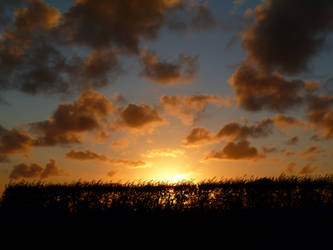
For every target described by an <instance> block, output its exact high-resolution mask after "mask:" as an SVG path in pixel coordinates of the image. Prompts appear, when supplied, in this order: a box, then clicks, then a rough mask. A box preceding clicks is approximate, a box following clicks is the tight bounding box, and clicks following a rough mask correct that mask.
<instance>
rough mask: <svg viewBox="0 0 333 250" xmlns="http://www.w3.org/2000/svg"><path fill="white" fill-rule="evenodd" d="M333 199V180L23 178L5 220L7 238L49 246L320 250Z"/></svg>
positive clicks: (11, 191)
mask: <svg viewBox="0 0 333 250" xmlns="http://www.w3.org/2000/svg"><path fill="white" fill-rule="evenodd" d="M332 195H333V176H325V177H318V178H310V177H285V176H281V177H278V178H257V179H238V180H225V181H214V180H213V181H204V182H201V183H198V184H194V183H189V182H188V183H178V184H168V183H153V182H147V183H139V184H134V183H127V184H117V183H102V182H90V183H88V182H78V183H72V184H47V183H43V182H34V183H28V182H24V181H23V182H15V183H14V182H13V183H10V184H9V185H7V187H6V189H5V191H4V193H3V196H2V200H1V206H0V211H1V212H0V215H1V218H0V219H1V222H2V228H3V231H4V232H6V233H7V234H8V232H13V233H12V234H11V233H9V235H11V236H12V235H18V234H19V235H20V237H23V238H24V237H26V238H27V237H29V239H30V237H35V235H36V233H34V232H38V235H44V236H43V237H45V238H40V240H41V241H43V242H44V241H45V242H47V243H46V244H49V243H48V242H49V241H50V240H52V237H53V236H52V235H62V236H61V237H62V238H63V239H65V238H66V237H67V238H69V240H70V241H71V242H72V244H73V246H76V244H77V242H84V240H88V239H91V241H92V242H93V243H92V244H93V245H92V246H94V247H96V246H95V245H96V244H97V243H96V242H97V241H96V239H98V242H99V243H100V244H101V245H100V246H102V247H105V246H108V245H109V244H113V243H111V242H110V240H111V239H112V241H113V242H114V244H117V245H119V246H122V247H124V246H126V247H129V249H136V248H137V249H140V248H141V247H144V246H145V244H143V242H145V240H147V241H148V242H150V243H153V245H154V247H155V246H156V247H157V248H159V249H162V248H163V247H164V249H165V248H167V249H171V248H173V247H174V244H173V242H174V241H176V240H177V241H179V242H182V243H181V244H182V245H178V247H180V248H185V249H186V247H189V245H188V244H190V245H191V246H194V248H196V247H198V246H200V247H204V248H205V249H206V248H207V247H208V248H212V247H213V244H216V243H218V244H221V245H223V246H227V245H228V246H229V245H230V246H231V247H233V248H230V249H248V247H254V248H255V249H273V246H274V247H275V248H280V249H289V248H290V249H299V248H297V247H300V246H302V249H306V248H304V247H303V246H310V245H309V240H312V241H314V242H316V244H317V245H316V247H318V246H319V245H318V242H317V239H319V238H320V239H325V237H326V236H328V232H330V231H327V229H326V228H327V227H328V226H331V225H332V222H333V213H332V212H333V199H332ZM19 232H20V233H19ZM97 232H99V233H97ZM84 235H85V236H84ZM101 235H107V236H106V238H103V239H102V238H101ZM325 235H326V236H325ZM57 237H60V236H57ZM92 239H94V240H92ZM109 239H110V240H109ZM199 239H201V240H200V241H199ZM240 239H241V240H240ZM327 239H328V238H327ZM221 240H223V242H222V241H221ZM13 242H14V243H17V244H18V243H20V241H12V244H13ZM163 242H164V243H163ZM196 242H198V244H199V242H201V243H200V244H201V245H197V243H196ZM213 242H214V243H213ZM288 242H289V243H288ZM290 242H293V244H294V245H291V243H290ZM321 242H323V241H322V240H321ZM21 243H22V244H23V243H24V241H22V242H21ZM83 245H84V244H83ZM295 246H297V247H296V248H295ZM237 247H239V248H237ZM124 248H125V247H124Z"/></svg>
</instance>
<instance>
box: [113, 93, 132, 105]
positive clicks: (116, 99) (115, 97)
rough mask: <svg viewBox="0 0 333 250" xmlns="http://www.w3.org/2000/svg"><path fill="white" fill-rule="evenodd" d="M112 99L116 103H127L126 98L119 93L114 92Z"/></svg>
mask: <svg viewBox="0 0 333 250" xmlns="http://www.w3.org/2000/svg"><path fill="white" fill-rule="evenodd" d="M112 99H113V100H114V102H116V103H118V104H127V103H128V101H127V99H126V98H125V97H124V96H122V95H121V94H119V93H114V95H113V97H112Z"/></svg>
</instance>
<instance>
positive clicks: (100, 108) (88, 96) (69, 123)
mask: <svg viewBox="0 0 333 250" xmlns="http://www.w3.org/2000/svg"><path fill="white" fill-rule="evenodd" d="M116 109H117V107H116V106H115V105H113V104H112V103H111V102H110V101H109V99H107V98H106V97H105V96H104V95H102V94H100V93H97V92H95V91H93V90H87V91H85V92H83V93H82V94H81V95H80V97H79V98H78V99H77V100H76V101H75V102H74V103H73V104H60V105H59V106H58V108H57V110H56V111H55V112H54V113H53V115H52V116H50V117H49V118H48V119H47V120H45V121H42V122H36V123H31V124H30V128H31V130H32V131H33V132H34V134H35V135H36V136H37V138H36V140H35V145H36V146H52V145H57V144H71V143H80V142H81V138H80V135H81V134H83V133H85V132H92V131H100V130H103V126H104V123H106V120H107V118H108V116H109V115H110V114H111V113H112V112H115V111H116Z"/></svg>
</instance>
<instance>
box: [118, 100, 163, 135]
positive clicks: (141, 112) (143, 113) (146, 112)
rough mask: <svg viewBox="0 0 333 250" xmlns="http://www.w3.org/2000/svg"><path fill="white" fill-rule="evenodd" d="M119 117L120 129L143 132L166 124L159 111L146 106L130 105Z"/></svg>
mask: <svg viewBox="0 0 333 250" xmlns="http://www.w3.org/2000/svg"><path fill="white" fill-rule="evenodd" d="M118 117H119V121H118V123H117V125H118V127H120V128H128V129H134V130H140V129H141V130H142V129H145V128H147V127H152V126H158V125H162V124H164V123H165V121H164V119H163V118H162V117H161V116H160V114H159V113H158V111H157V110H156V109H155V108H153V107H151V106H149V105H146V104H141V105H136V104H134V103H130V104H128V105H127V106H126V107H124V108H123V109H122V110H121V111H120V112H119V114H118Z"/></svg>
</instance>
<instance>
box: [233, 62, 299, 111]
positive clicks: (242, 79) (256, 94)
mask: <svg viewBox="0 0 333 250" xmlns="http://www.w3.org/2000/svg"><path fill="white" fill-rule="evenodd" d="M229 82H230V84H231V86H232V88H233V89H234V90H235V91H236V93H235V94H236V101H237V104H238V106H239V107H241V108H244V109H245V110H248V111H260V110H263V109H266V110H270V111H279V112H282V111H285V110H287V109H290V108H292V107H295V106H297V105H300V104H302V103H303V101H304V100H303V99H304V97H303V96H302V95H301V93H300V91H301V90H302V89H303V88H304V84H305V82H304V81H302V80H287V79H285V78H284V77H283V76H282V75H280V74H279V73H276V72H275V73H274V72H273V73H270V72H266V71H259V70H258V69H257V68H256V67H254V66H253V65H250V64H249V63H243V64H242V65H241V66H239V68H238V69H237V71H236V72H235V73H234V74H233V75H232V77H231V78H230V79H229Z"/></svg>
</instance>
